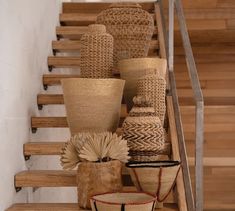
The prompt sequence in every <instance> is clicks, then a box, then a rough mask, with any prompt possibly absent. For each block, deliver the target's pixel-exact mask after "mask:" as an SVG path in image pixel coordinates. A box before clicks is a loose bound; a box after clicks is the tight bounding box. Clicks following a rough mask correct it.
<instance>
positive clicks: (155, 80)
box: [137, 74, 166, 125]
mask: <svg viewBox="0 0 235 211" xmlns="http://www.w3.org/2000/svg"><path fill="white" fill-rule="evenodd" d="M137 95H140V96H141V95H142V96H146V97H148V98H149V99H150V101H151V105H152V106H153V107H154V109H155V112H156V115H157V116H158V117H159V118H160V120H161V122H162V125H163V124H164V119H165V113H166V102H165V100H166V99H165V97H166V81H165V79H164V78H162V77H160V76H158V75H157V74H152V75H147V76H145V77H143V78H141V79H139V80H138V82H137Z"/></svg>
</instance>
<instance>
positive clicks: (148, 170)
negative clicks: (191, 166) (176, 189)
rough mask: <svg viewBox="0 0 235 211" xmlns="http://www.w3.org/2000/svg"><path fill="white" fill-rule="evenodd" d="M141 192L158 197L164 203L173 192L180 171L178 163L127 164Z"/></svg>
mask: <svg viewBox="0 0 235 211" xmlns="http://www.w3.org/2000/svg"><path fill="white" fill-rule="evenodd" d="M126 167H127V168H128V171H129V172H130V175H131V179H132V181H133V183H134V185H135V186H136V188H137V189H138V190H139V191H146V192H149V193H152V194H154V195H156V196H157V201H158V202H163V201H164V200H165V199H166V198H167V196H168V195H169V193H170V191H171V190H172V188H173V186H174V184H175V181H176V178H177V175H178V173H179V170H180V162H178V161H153V162H130V163H127V164H126Z"/></svg>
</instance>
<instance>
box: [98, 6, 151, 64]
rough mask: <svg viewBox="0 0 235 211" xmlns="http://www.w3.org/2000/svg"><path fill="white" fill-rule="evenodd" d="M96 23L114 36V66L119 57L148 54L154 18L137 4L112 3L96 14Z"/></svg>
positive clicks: (139, 56)
mask: <svg viewBox="0 0 235 211" xmlns="http://www.w3.org/2000/svg"><path fill="white" fill-rule="evenodd" d="M97 23H99V24H104V25H105V26H106V28H107V32H108V33H110V34H111V35H112V36H113V38H114V66H116V65H117V62H118V61H119V60H120V59H124V58H141V57H146V56H147V55H148V51H149V46H150V42H151V38H152V35H153V31H154V20H153V17H152V16H151V15H150V14H149V13H148V12H147V11H145V10H143V9H142V8H141V6H140V5H139V4H136V3H114V4H112V5H111V6H110V7H109V8H108V9H106V10H104V11H102V12H101V13H100V14H99V15H98V17H97Z"/></svg>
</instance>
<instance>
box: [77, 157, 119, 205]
mask: <svg viewBox="0 0 235 211" xmlns="http://www.w3.org/2000/svg"><path fill="white" fill-rule="evenodd" d="M77 186H78V204H79V206H80V207H81V208H90V207H91V206H90V198H91V196H93V195H95V194H102V193H107V192H118V191H121V190H122V163H121V162H120V161H118V160H113V161H109V162H102V163H93V162H81V164H79V166H78V170H77Z"/></svg>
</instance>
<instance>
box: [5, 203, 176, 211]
mask: <svg viewBox="0 0 235 211" xmlns="http://www.w3.org/2000/svg"><path fill="white" fill-rule="evenodd" d="M156 210H157V209H156ZM161 210H162V211H172V210H178V206H177V204H175V203H164V208H163V209H161ZM6 211H89V210H85V209H79V208H78V204H76V203H28V204H26V203H25V204H24V203H21V204H14V205H12V206H11V207H9V208H8V209H7V210H6Z"/></svg>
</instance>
